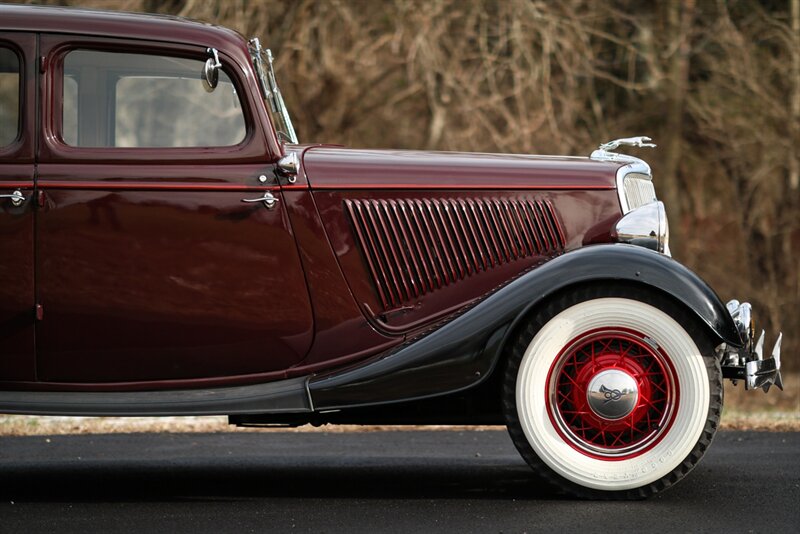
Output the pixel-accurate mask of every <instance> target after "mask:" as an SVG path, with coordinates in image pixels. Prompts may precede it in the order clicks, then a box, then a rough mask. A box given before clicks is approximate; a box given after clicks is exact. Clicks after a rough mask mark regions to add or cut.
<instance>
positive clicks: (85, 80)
mask: <svg viewBox="0 0 800 534" xmlns="http://www.w3.org/2000/svg"><path fill="white" fill-rule="evenodd" d="M203 64H204V62H203V61H199V60H193V59H184V58H176V57H167V56H153V55H144V54H127V53H116V52H98V51H93V50H74V51H72V52H69V53H68V54H67V56H66V57H65V59H64V80H63V108H62V125H63V126H62V138H63V140H64V142H65V143H67V144H68V145H72V146H78V147H125V148H139V147H224V146H231V145H236V144H238V143H240V142H241V141H243V140H244V138H245V134H246V127H245V118H244V113H243V111H242V106H241V102H240V100H239V95H238V94H237V92H236V87H235V86H234V84H233V83H232V82H231V79H230V78H229V77H228V75H227V74H225V72H224V71H220V74H219V84H218V85H217V87H216V89H215V90H213V91H211V92H208V91H207V90H206V88H205V86H204V84H203V82H202V80H201V78H200V73H201V71H202V69H203Z"/></svg>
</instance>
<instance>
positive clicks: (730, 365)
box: [718, 300, 783, 393]
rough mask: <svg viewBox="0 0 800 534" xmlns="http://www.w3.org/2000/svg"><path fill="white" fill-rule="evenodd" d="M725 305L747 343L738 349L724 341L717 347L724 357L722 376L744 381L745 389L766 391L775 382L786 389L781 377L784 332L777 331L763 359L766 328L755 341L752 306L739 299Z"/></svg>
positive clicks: (734, 381)
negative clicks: (767, 353) (769, 354)
mask: <svg viewBox="0 0 800 534" xmlns="http://www.w3.org/2000/svg"><path fill="white" fill-rule="evenodd" d="M726 307H727V308H728V312H729V313H730V314H731V317H733V322H734V324H736V328H737V329H738V330H739V335H740V336H741V337H742V340H743V341H744V346H743V347H740V348H735V347H728V346H727V345H726V344H724V343H723V344H722V345H721V346H720V348H719V349H718V350H719V351H720V352H721V356H722V360H721V363H722V376H723V378H729V379H731V380H733V383H734V384H736V383H737V381H739V380H742V381H744V388H745V389H748V390H749V389H757V388H761V389H763V390H764V392H765V393H766V392H767V391H769V388H770V386H772V385H773V384H775V386H776V387H778V389H781V390H783V380H782V379H781V340H782V339H783V333H780V334H778V341H776V342H775V346H774V347H773V349H772V355H771V357H770V358H767V359H764V331H763V330H762V331H761V335H760V336H759V338H758V341H754V339H755V338H754V336H753V319H752V312H753V309H752V306H750V304H749V303H747V302H743V303H739V301H738V300H731V301H730V302H728V303H727V304H726Z"/></svg>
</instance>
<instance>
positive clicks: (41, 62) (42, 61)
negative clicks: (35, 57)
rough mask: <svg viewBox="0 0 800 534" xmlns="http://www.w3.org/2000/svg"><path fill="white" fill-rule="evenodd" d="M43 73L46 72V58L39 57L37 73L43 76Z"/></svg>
mask: <svg viewBox="0 0 800 534" xmlns="http://www.w3.org/2000/svg"><path fill="white" fill-rule="evenodd" d="M45 71H47V56H41V57H40V58H39V72H41V73H42V74H44V73H45Z"/></svg>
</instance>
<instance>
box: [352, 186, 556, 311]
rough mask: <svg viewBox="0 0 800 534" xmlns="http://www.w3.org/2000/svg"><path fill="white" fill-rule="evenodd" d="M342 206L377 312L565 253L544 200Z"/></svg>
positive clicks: (366, 202)
mask: <svg viewBox="0 0 800 534" xmlns="http://www.w3.org/2000/svg"><path fill="white" fill-rule="evenodd" d="M345 206H346V208H347V211H348V213H349V214H350V217H351V220H352V222H353V225H354V230H355V234H356V238H357V239H356V241H357V242H358V244H359V246H360V247H361V250H362V252H363V254H364V257H365V259H366V261H367V264H368V266H369V270H370V274H371V275H372V278H373V281H374V282H375V286H376V287H377V290H378V294H379V296H380V299H381V302H382V304H383V307H384V309H390V308H394V307H397V306H399V305H401V304H402V303H404V302H408V301H410V300H413V299H415V298H417V297H420V296H422V295H424V294H426V293H428V292H430V291H434V290H436V289H439V288H442V287H445V286H448V285H450V284H453V283H455V282H457V281H459V280H463V279H465V278H467V277H469V276H473V275H475V274H477V273H479V272H481V271H487V270H489V269H492V268H494V267H496V266H499V265H502V264H506V263H510V262H513V261H515V260H518V259H522V258H526V257H529V256H536V255H545V254H552V253H554V252H558V251H561V250H563V249H564V246H565V243H564V233H563V230H562V228H561V225H560V223H559V221H558V218H557V217H556V214H555V210H554V209H553V206H552V204H551V203H550V202H549V201H547V200H528V199H523V200H518V199H476V198H464V199H461V198H455V199H452V198H451V199H389V200H345Z"/></svg>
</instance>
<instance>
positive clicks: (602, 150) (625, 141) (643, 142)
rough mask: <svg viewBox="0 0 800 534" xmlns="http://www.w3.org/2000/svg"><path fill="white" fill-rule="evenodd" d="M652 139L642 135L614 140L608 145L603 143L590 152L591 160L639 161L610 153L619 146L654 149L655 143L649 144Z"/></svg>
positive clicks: (625, 155)
mask: <svg viewBox="0 0 800 534" xmlns="http://www.w3.org/2000/svg"><path fill="white" fill-rule="evenodd" d="M650 141H652V139H650V138H649V137H647V136H645V135H642V136H639V137H623V138H622V139H614V140H613V141H609V142H608V143H603V144H602V145H600V146H599V147H598V148H597V150H595V151H594V152H592V155H591V156H590V157H591V159H595V160H600V161H620V160H622V161H640V160H639V158H635V157H633V156H628V155H627V154H618V153H617V152H612V150H615V149H617V148H619V147H621V146H635V147H655V146H656V144H655V143H651V142H650Z"/></svg>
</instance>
